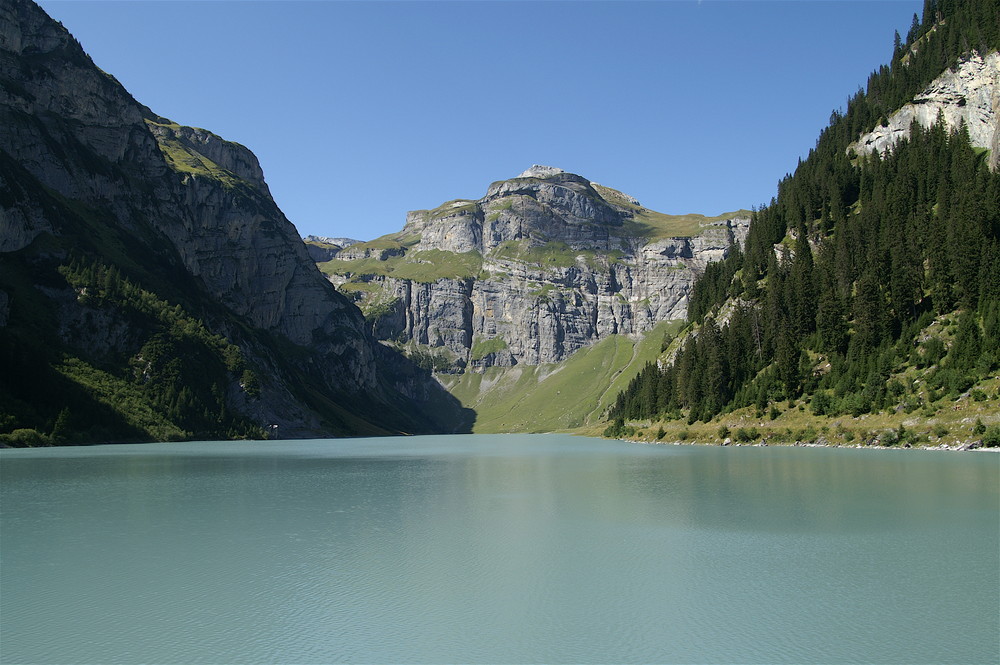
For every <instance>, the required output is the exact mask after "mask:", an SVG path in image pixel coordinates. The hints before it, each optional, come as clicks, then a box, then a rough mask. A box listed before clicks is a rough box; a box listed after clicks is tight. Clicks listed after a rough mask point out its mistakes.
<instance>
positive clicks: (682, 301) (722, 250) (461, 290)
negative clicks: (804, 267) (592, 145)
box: [323, 165, 749, 370]
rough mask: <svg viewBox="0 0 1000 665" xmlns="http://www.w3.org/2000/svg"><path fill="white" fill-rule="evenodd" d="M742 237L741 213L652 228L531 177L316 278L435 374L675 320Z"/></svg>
mask: <svg viewBox="0 0 1000 665" xmlns="http://www.w3.org/2000/svg"><path fill="white" fill-rule="evenodd" d="M748 225H749V219H748V216H747V214H746V213H745V211H744V212H743V213H733V214H730V215H724V216H721V217H719V218H713V219H708V218H704V217H701V216H675V217H671V216H668V215H662V214H660V213H656V212H654V211H651V210H648V209H646V208H644V207H642V206H641V205H640V204H639V203H638V201H636V200H635V199H634V198H633V197H630V196H628V195H626V194H623V193H621V192H618V191H617V190H613V189H610V188H607V187H603V186H601V185H598V184H596V183H593V182H591V181H589V180H587V179H586V178H583V177H581V176H579V175H576V174H573V173H567V172H565V171H563V170H562V169H558V168H553V167H547V166H539V165H535V166H533V167H532V168H530V169H528V170H527V171H525V172H523V173H521V174H520V175H519V176H518V177H516V178H512V179H510V180H502V181H499V182H495V183H493V184H492V185H490V186H489V188H488V190H487V193H486V195H485V196H484V197H483V198H481V199H479V200H477V201H470V200H456V201H450V202H448V203H445V204H443V205H441V206H439V207H438V208H436V209H434V210H419V211H414V212H411V213H409V214H408V215H407V218H406V225H405V226H404V228H403V230H402V231H401V232H399V233H397V234H393V235H392V236H387V237H385V238H381V239H378V240H375V241H372V242H369V243H359V244H357V245H353V246H351V247H349V248H346V249H344V250H342V251H340V252H339V253H338V254H337V255H336V257H335V259H334V260H333V261H330V262H327V263H325V264H323V268H324V271H325V272H327V273H328V274H329V275H330V279H331V281H333V283H334V284H337V285H338V286H339V287H340V288H341V289H342V290H343V291H344V292H345V293H351V294H354V295H355V297H357V298H358V299H359V302H360V304H361V306H362V309H363V310H365V311H366V313H367V314H368V316H369V320H370V321H371V322H372V326H373V330H374V332H375V334H376V335H377V336H378V337H380V338H382V339H386V340H394V341H395V342H397V343H402V344H407V343H415V344H418V345H421V346H425V347H431V353H432V354H433V352H434V350H435V349H436V350H437V356H436V363H437V368H438V369H442V368H444V367H448V368H450V369H452V370H461V369H464V368H484V367H489V366H510V365H514V364H518V363H526V364H529V365H537V364H541V363H550V362H559V361H561V360H564V359H566V358H567V357H568V356H569V355H570V354H572V353H573V352H574V351H576V350H578V349H580V348H583V347H585V346H588V345H590V344H593V343H594V342H596V341H598V340H600V339H602V338H604V337H607V336H608V335H615V334H621V335H629V336H631V337H639V336H641V335H642V334H643V333H645V332H646V331H648V330H650V329H651V328H652V327H653V326H654V325H655V324H656V323H657V322H659V321H663V320H669V319H680V318H683V317H684V316H685V313H686V311H687V298H688V294H689V292H690V289H691V286H692V284H693V281H694V279H695V277H696V275H697V274H698V273H699V272H701V271H702V270H703V269H704V267H705V265H706V264H707V263H708V262H710V261H715V260H719V259H721V258H723V257H724V256H725V255H726V253H727V252H728V251H729V249H730V248H731V247H732V246H733V245H734V244H736V243H741V242H742V241H743V240H744V238H745V236H746V231H747V228H748ZM425 352H426V351H425Z"/></svg>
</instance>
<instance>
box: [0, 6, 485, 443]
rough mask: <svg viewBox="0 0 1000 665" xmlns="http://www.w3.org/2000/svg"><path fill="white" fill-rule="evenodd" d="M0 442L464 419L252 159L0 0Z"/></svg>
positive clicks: (291, 432)
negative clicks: (329, 276) (335, 271)
mask: <svg viewBox="0 0 1000 665" xmlns="http://www.w3.org/2000/svg"><path fill="white" fill-rule="evenodd" d="M0 125H2V126H3V127H4V131H3V132H2V133H0V179H2V184H3V186H2V187H0V191H2V192H3V194H2V199H0V206H2V213H3V227H2V229H0V435H3V436H5V437H6V440H7V442H8V443H10V442H14V443H24V442H29V441H34V442H36V443H37V442H39V441H42V442H44V441H46V440H50V441H55V442H65V443H80V442H86V441H104V440H151V439H164V438H185V437H204V438H222V437H228V436H262V435H268V434H269V435H272V436H306V435H321V434H363V433H365V434H380V433H394V432H404V431H409V432H415V431H442V430H452V429H456V428H464V427H466V426H467V425H465V424H463V421H462V420H461V419H462V417H463V416H462V412H461V411H460V409H459V408H458V406H457V403H456V402H455V401H454V400H452V399H450V398H449V397H448V396H447V394H446V393H444V392H443V391H442V390H441V389H440V387H439V386H438V385H437V383H436V382H434V381H433V379H432V378H431V377H430V376H429V373H427V372H426V371H423V370H421V369H419V368H417V367H415V366H414V365H413V364H412V363H410V362H408V361H407V360H406V359H405V358H403V357H402V356H400V355H398V354H396V353H394V352H392V351H390V350H388V349H386V348H385V347H383V346H382V345H380V344H378V343H377V342H375V341H374V340H373V339H372V338H371V336H370V334H369V332H368V327H367V325H366V324H365V321H364V319H363V317H362V315H361V313H360V312H359V311H358V310H357V308H356V307H354V306H353V305H352V304H351V303H350V302H348V301H347V300H346V299H345V298H344V297H342V296H341V295H340V294H339V293H337V292H336V290H335V289H334V288H332V287H331V285H330V284H329V283H328V282H327V281H326V280H325V279H324V278H323V276H322V275H321V274H320V273H319V271H318V270H317V269H316V267H315V264H314V263H313V261H312V260H311V259H310V257H309V254H308V251H307V249H306V247H305V246H304V244H303V243H302V241H301V240H300V238H299V237H298V234H297V233H296V230H295V228H294V227H293V226H292V224H291V223H290V222H289V221H288V220H287V219H286V218H285V217H284V215H283V214H282V213H281V211H280V210H279V209H278V207H277V206H276V204H275V202H274V201H273V200H272V199H271V196H270V193H269V192H268V190H267V186H266V184H265V183H264V179H263V174H262V171H261V168H260V166H259V164H258V163H257V160H256V158H255V157H254V156H253V154H252V153H251V152H250V151H249V150H247V149H246V148H244V147H243V146H240V145H238V144H235V143H231V142H228V141H224V140H223V139H221V138H219V137H218V136H216V135H214V134H212V133H211V132H207V131H205V130H200V129H194V128H188V127H181V126H178V125H176V124H175V123H172V122H170V121H169V120H167V119H165V118H161V117H159V116H157V115H155V114H154V113H152V112H151V111H149V110H148V109H146V108H145V107H143V106H141V105H140V104H138V103H137V102H136V101H135V100H133V99H132V98H131V97H130V96H129V94H128V93H127V92H126V91H125V90H124V89H123V88H122V87H121V86H120V85H119V84H118V83H117V81H115V80H114V79H113V78H112V77H110V76H109V75H107V74H105V73H104V72H101V71H100V70H99V69H98V68H97V67H96V66H94V64H93V63H92V62H91V60H90V58H89V57H88V56H87V55H86V54H85V53H84V52H83V51H82V49H81V48H80V46H79V44H78V43H77V42H76V41H75V40H74V39H73V38H72V37H71V36H70V35H69V34H68V33H67V32H66V31H65V30H64V29H63V28H62V27H61V26H60V25H59V24H57V23H56V22H54V21H52V20H51V19H50V18H49V17H48V16H47V15H46V14H45V13H44V12H43V11H42V10H41V9H39V8H38V7H37V6H36V5H34V4H33V3H31V2H29V1H27V0H14V1H10V2H5V3H3V5H2V6H0Z"/></svg>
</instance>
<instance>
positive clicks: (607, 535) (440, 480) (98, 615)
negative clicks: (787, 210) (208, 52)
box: [0, 435, 1000, 664]
mask: <svg viewBox="0 0 1000 665" xmlns="http://www.w3.org/2000/svg"><path fill="white" fill-rule="evenodd" d="M0 488H2V489H0V492H2V494H0V662H3V663H94V664H102V663H330V662H343V661H349V662H372V663H376V662H377V663H386V662H407V663H409V662H433V663H450V662H494V663H522V662H523V663H528V662H546V663H563V662H580V663H583V662H657V663H737V662H738V663H758V662H762V663H763V662H767V663H997V662H998V661H1000V455H997V454H994V453H989V452H970V453H954V452H952V453H949V452H936V451H916V450H910V451H903V450H854V449H824V448H787V447H782V448H777V447H771V448H750V447H744V448H732V447H729V448H721V447H708V446H672V445H665V446H649V445H639V444H630V443H624V442H619V441H606V440H598V439H588V438H581V437H571V436H562V435H533V436H532V435H478V436H471V435H470V436H447V437H412V438H380V439H347V440H343V439H342V440H315V441H263V442H195V443H172V444H147V445H137V446H97V447H88V448H56V449H43V450H4V451H0Z"/></svg>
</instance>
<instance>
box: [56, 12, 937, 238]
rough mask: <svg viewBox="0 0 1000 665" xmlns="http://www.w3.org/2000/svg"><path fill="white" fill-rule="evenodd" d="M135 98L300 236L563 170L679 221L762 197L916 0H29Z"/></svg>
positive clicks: (354, 232) (387, 225)
mask: <svg viewBox="0 0 1000 665" xmlns="http://www.w3.org/2000/svg"><path fill="white" fill-rule="evenodd" d="M40 4H41V5H42V7H43V8H44V9H46V11H48V12H49V14H50V15H51V16H53V17H54V18H56V19H57V20H60V21H62V22H63V24H64V25H65V26H66V27H67V28H68V29H69V30H70V32H72V33H73V34H74V35H75V36H76V37H77V39H79V40H80V42H81V43H82V44H83V47H84V48H85V49H86V50H87V52H88V53H90V55H91V56H92V57H93V59H94V61H95V62H96V63H97V64H98V66H100V67H101V68H103V69H104V70H105V71H107V72H109V73H111V74H113V75H114V76H116V77H117V78H118V80H119V81H121V82H122V84H123V85H124V86H125V87H126V88H127V89H128V90H129V91H130V92H131V93H132V95H133V96H134V97H135V98H136V99H138V100H139V101H140V102H142V103H143V104H146V105H147V106H149V107H150V108H152V109H153V110H154V111H155V112H156V113H159V114H160V115H163V116H166V117H168V118H171V119H172V120H174V121H176V122H179V123H181V124H186V125H193V126H196V127H204V128H206V129H209V130H211V131H214V132H215V133H217V134H219V135H221V136H223V137H224V138H227V139H229V140H232V141H237V142H239V143H242V144H244V145H246V146H247V147H249V148H250V149H251V150H253V151H254V152H255V153H256V154H257V156H258V157H259V158H260V161H261V165H262V166H263V168H264V174H265V178H266V179H267V182H268V184H269V186H270V188H271V192H272V194H273V195H274V197H275V199H276V200H277V202H278V204H279V205H280V206H281V208H282V210H284V212H285V214H286V215H287V216H288V217H289V219H291V220H292V222H293V223H295V225H296V226H297V227H298V229H299V231H300V233H301V234H302V235H307V234H317V235H329V236H349V237H355V238H359V239H371V238H374V237H376V236H379V235H382V234H385V233H390V232H393V231H397V230H399V229H400V228H402V226H403V223H404V221H405V214H406V211H407V210H413V209H420V208H433V207H435V206H437V205H439V204H440V203H442V202H444V201H446V200H449V199H454V198H472V199H475V198H479V197H481V196H483V195H484V194H485V193H486V188H487V187H488V185H489V183H490V182H492V181H494V180H501V179H504V178H509V177H512V176H515V175H517V174H518V173H520V172H521V171H522V170H524V169H526V168H528V167H529V166H531V165H532V164H535V163H537V164H547V165H551V166H558V167H561V168H563V169H566V170H567V171H572V172H574V173H579V174H581V175H583V176H586V177H588V178H590V179H591V180H594V181H597V182H600V183H602V184H604V185H608V186H611V187H615V188H617V189H620V190H623V191H625V192H627V193H629V194H631V195H633V196H635V197H636V198H638V199H639V201H640V202H641V203H643V205H646V206H647V207H650V208H652V209H654V210H659V211H661V212H666V213H672V214H680V213H689V212H699V213H703V214H708V215H714V214H718V213H721V212H725V211H729V210H735V209H738V208H742V207H747V208H748V207H751V206H754V205H760V204H763V203H766V202H767V201H769V200H770V198H771V197H772V196H774V194H775V192H776V184H777V181H778V180H779V179H780V178H781V177H783V176H784V175H785V174H786V173H788V172H789V171H791V170H793V169H794V168H795V165H796V162H797V160H798V158H799V157H803V156H805V155H806V154H807V152H808V150H809V149H810V148H811V147H813V146H814V145H815V141H816V138H817V136H818V133H819V131H820V130H821V129H822V128H823V127H824V126H826V124H827V122H828V121H829V118H830V112H831V111H832V110H834V109H835V108H843V107H845V106H846V100H847V97H848V96H850V95H851V94H853V93H854V92H855V91H856V90H857V89H858V87H859V86H862V85H864V83H865V81H866V80H867V77H868V74H869V73H870V72H871V71H872V70H874V69H876V68H877V67H878V66H879V65H881V64H883V63H885V62H887V61H888V59H889V56H890V53H891V51H892V43H893V31H894V30H899V32H900V33H901V34H902V35H904V36H905V35H906V32H907V30H908V29H909V26H910V22H911V19H912V16H913V14H914V13H915V12H917V13H919V12H920V11H921V7H922V5H923V2H922V0H864V1H861V0H839V1H823V0H784V1H774V0H769V1H763V0H744V1H741V2H737V1H716V0H703V1H701V2H695V1H691V2H688V1H683V0H672V1H661V2H657V1H646V2H627V1H606V2H596V1H595V2H583V1H550V2H504V1H497V2H492V1H484V2H473V1H468V2H458V1H456V2H421V1H404V2H342V1H333V0H330V1H325V0H307V1H295V0H269V1H263V2H261V1H250V0H217V1H192V0H131V1H123V0H117V1H108V0H41V2H40Z"/></svg>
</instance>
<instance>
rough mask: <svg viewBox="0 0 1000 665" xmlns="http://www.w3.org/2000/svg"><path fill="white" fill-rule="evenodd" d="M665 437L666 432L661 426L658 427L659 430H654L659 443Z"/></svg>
mask: <svg viewBox="0 0 1000 665" xmlns="http://www.w3.org/2000/svg"><path fill="white" fill-rule="evenodd" d="M666 435H667V433H666V431H664V429H663V425H660V428H659V429H658V430H656V440H657V441H659V440H661V439H662V438H663V437H665V436H666Z"/></svg>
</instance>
